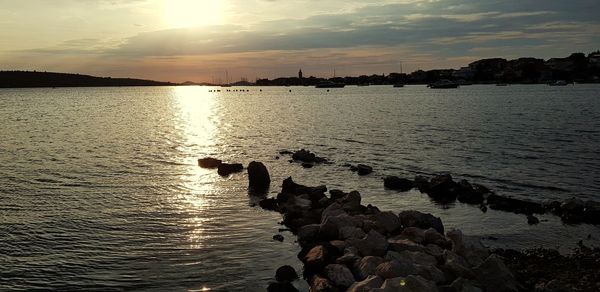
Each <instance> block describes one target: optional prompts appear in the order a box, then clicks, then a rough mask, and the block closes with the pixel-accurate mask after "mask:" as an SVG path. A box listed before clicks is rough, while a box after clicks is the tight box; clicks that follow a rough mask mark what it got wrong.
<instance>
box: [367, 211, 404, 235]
mask: <svg viewBox="0 0 600 292" xmlns="http://www.w3.org/2000/svg"><path fill="white" fill-rule="evenodd" d="M372 218H373V219H374V221H375V225H376V226H377V227H378V230H381V231H382V232H384V233H389V234H391V233H395V232H396V231H398V230H399V229H400V227H401V224H400V218H398V216H396V214H394V213H393V212H389V211H388V212H378V213H375V214H374V215H373V216H372Z"/></svg>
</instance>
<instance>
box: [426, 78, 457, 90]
mask: <svg viewBox="0 0 600 292" xmlns="http://www.w3.org/2000/svg"><path fill="white" fill-rule="evenodd" d="M427 86H428V87H429V88H436V89H437V88H458V86H459V84H458V83H456V82H453V81H450V80H448V79H442V80H439V81H437V82H434V83H431V84H429V85H427Z"/></svg>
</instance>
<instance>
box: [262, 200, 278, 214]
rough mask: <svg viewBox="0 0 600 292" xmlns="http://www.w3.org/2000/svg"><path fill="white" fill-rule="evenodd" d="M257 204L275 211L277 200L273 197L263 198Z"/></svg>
mask: <svg viewBox="0 0 600 292" xmlns="http://www.w3.org/2000/svg"><path fill="white" fill-rule="evenodd" d="M258 205H259V206H260V207H261V208H263V209H265V210H269V211H277V200H276V199H274V198H267V199H263V200H261V201H260V202H258Z"/></svg>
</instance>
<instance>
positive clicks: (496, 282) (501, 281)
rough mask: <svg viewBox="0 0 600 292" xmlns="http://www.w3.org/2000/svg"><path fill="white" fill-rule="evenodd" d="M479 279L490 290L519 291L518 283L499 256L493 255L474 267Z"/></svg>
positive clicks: (491, 291) (499, 291)
mask: <svg viewBox="0 0 600 292" xmlns="http://www.w3.org/2000/svg"><path fill="white" fill-rule="evenodd" d="M474 272H475V274H476V278H477V281H478V282H479V283H480V284H481V285H483V286H484V287H485V289H486V291H488V292H512V291H519V289H518V287H519V285H518V283H517V281H516V280H515V277H514V276H513V274H512V273H511V272H510V270H509V269H508V268H507V267H506V265H504V262H502V260H501V259H500V258H498V256H496V255H491V256H489V257H488V258H487V259H486V260H485V262H483V263H482V264H481V265H479V266H477V267H476V268H475V269H474Z"/></svg>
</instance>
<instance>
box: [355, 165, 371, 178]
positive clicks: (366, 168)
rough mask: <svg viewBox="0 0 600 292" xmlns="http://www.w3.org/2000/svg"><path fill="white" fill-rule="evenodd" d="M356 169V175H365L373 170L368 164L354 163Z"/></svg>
mask: <svg viewBox="0 0 600 292" xmlns="http://www.w3.org/2000/svg"><path fill="white" fill-rule="evenodd" d="M356 171H357V172H358V175H367V174H370V173H372V172H373V168H372V167H370V166H368V165H364V164H358V165H356Z"/></svg>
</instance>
